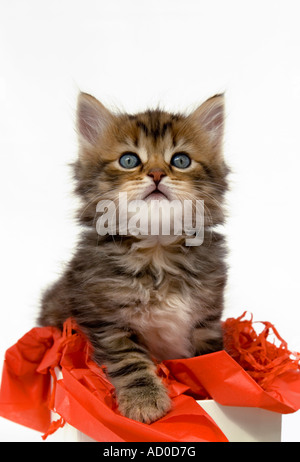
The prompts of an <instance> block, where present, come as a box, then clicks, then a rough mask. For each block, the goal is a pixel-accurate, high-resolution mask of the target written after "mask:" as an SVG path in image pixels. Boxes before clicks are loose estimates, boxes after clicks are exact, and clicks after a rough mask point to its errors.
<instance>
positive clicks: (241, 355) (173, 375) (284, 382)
mask: <svg viewBox="0 0 300 462" xmlns="http://www.w3.org/2000/svg"><path fill="white" fill-rule="evenodd" d="M254 325H255V323H253V321H252V318H250V319H246V314H245V313H244V314H243V315H242V316H240V317H239V318H237V319H234V318H229V319H227V320H226V321H225V322H224V323H223V329H224V345H225V349H224V350H222V351H219V352H216V353H211V354H208V355H203V356H199V357H194V358H188V359H178V360H170V361H163V362H162V363H159V364H157V374H158V375H159V376H160V377H161V379H162V380H163V382H164V383H165V386H166V387H167V388H168V391H169V394H170V397H171V399H172V409H171V411H170V412H169V413H168V414H167V415H166V416H164V417H163V418H161V419H160V420H158V421H156V422H153V423H152V424H150V425H146V424H142V423H140V422H135V421H133V420H131V419H128V418H126V417H124V416H122V415H120V413H119V411H118V408H117V403H116V399H115V393H114V387H113V386H112V384H111V383H110V381H109V379H108V377H107V374H106V369H105V366H103V367H99V366H98V365H97V364H96V363H94V362H93V361H92V359H91V356H92V355H91V353H92V351H91V346H90V344H89V343H88V342H87V340H86V338H85V337H84V335H83V334H82V333H81V332H80V329H79V328H78V326H76V324H75V323H74V321H73V320H72V319H69V320H67V321H66V323H65V325H64V329H63V332H61V331H59V330H58V329H55V328H53V327H36V328H33V329H32V330H31V331H29V332H28V333H27V334H25V335H24V336H23V337H22V338H21V339H20V340H19V341H18V342H17V343H16V344H15V345H14V346H12V347H11V348H10V349H8V350H7V352H6V356H5V362H4V366H3V374H2V384H1V390H0V415H2V416H3V417H5V418H8V419H10V420H12V421H14V422H17V423H20V424H22V425H26V426H28V427H30V428H33V429H35V430H37V431H40V432H41V433H42V434H43V436H42V437H43V438H44V439H45V438H47V437H48V436H49V435H51V434H52V433H54V432H55V431H56V430H57V429H59V428H60V427H64V426H65V425H66V423H67V424H68V425H70V426H72V427H74V428H76V429H77V430H78V431H79V432H81V433H82V434H84V435H87V436H88V437H89V438H90V439H93V440H96V441H105V442H131V441H134V442H137V441H144V442H149V441H150V442H162V441H164V442H201V441H210V442H215V441H220V442H225V441H228V440H229V441H234V438H235V437H234V435H233V436H232V433H231V430H230V429H229V423H228V421H230V419H231V421H233V420H234V419H233V417H232V416H233V415H235V419H236V420H235V422H237V423H235V426H236V427H238V426H239V423H238V422H239V418H241V419H242V420H243V419H244V422H246V421H248V422H250V420H251V419H250V418H249V414H248V417H247V412H248V411H250V413H252V414H251V415H252V417H253V419H254V425H255V419H256V417H255V414H253V412H254V413H255V412H257V414H256V415H257V416H258V417H257V420H256V426H257V427H258V425H259V421H260V425H263V424H261V419H262V418H263V417H262V416H263V415H264V416H265V417H264V418H266V419H267V420H266V422H267V421H268V422H269V423H270V425H271V423H272V425H274V428H275V427H276V429H277V430H276V432H275V430H274V431H273V433H272V431H271V433H272V435H273V436H272V435H271V436H268V437H267V436H266V438H270V439H271V438H278V428H279V427H278V425H279V424H278V422H279V420H280V417H281V414H287V413H292V412H295V411H296V410H298V409H299V408H300V368H299V359H300V355H299V353H292V352H290V351H289V349H288V346H287V343H286V342H285V341H284V340H283V339H282V338H281V337H280V335H279V333H278V332H277V330H276V329H275V327H274V326H273V325H272V324H271V323H269V322H264V323H260V324H259V326H260V327H262V329H260V330H261V331H260V332H258V331H257V329H256V328H255V327H257V326H258V325H256V326H254ZM212 406H215V409H213V407H212ZM249 408H251V409H249ZM51 412H56V413H57V414H58V416H59V417H58V419H57V420H55V421H52V422H51ZM230 413H231V414H230ZM262 413H265V414H262ZM222 414H223V422H224V416H225V426H223V423H222V422H221V420H222V419H221V420H220V416H221V417H222ZM278 418H279V420H278ZM226 419H227V423H226ZM253 419H252V420H253ZM275 421H277V424H275ZM268 425H269V424H268ZM279 432H280V430H279ZM246 433H247V431H246ZM275 433H276V434H275ZM243 437H244V438H247V435H246V436H245V435H244V436H243ZM251 438H252V436H251V435H250V434H249V441H253V440H255V436H253V438H254V439H251Z"/></svg>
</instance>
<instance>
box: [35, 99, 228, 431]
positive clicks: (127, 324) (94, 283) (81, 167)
mask: <svg viewBox="0 0 300 462" xmlns="http://www.w3.org/2000/svg"><path fill="white" fill-rule="evenodd" d="M223 122H224V98H223V96H222V95H216V96H214V97H213V98H210V99H209V100H207V101H206V102H205V103H204V104H202V105H201V106H200V107H199V108H198V109H196V110H195V111H194V112H193V113H192V114H190V115H187V116H186V115H181V114H169V113H167V112H164V111H161V110H153V111H152V110H151V111H150V110H149V111H146V112H144V113H138V114H136V115H128V114H113V113H111V112H110V111H109V110H107V109H106V108H105V107H104V106H103V105H102V104H101V103H100V102H99V101H97V100H96V99H95V98H94V97H92V96H90V95H88V94H85V93H81V94H80V95H79V99H78V110H77V129H78V135H79V147H80V149H79V157H78V160H77V161H76V162H75V163H74V172H75V173H74V175H75V179H76V192H77V194H78V195H79V196H80V197H81V199H82V207H81V209H80V210H79V213H78V219H79V222H80V223H81V225H83V226H84V232H83V233H82V236H81V240H80V242H79V244H78V248H77V250H76V253H75V255H74V257H73V258H72V260H71V261H70V263H69V264H68V266H67V268H66V270H65V272H64V274H63V276H62V277H61V278H60V279H59V280H58V281H57V282H56V283H55V284H54V285H53V287H51V288H50V289H48V290H47V291H46V292H45V293H44V295H43V299H42V307H41V313H40V317H39V323H40V324H41V325H51V326H57V327H60V328H61V327H62V324H63V322H64V321H65V320H66V319H67V318H68V317H73V318H74V320H75V321H76V322H77V324H78V325H79V326H80V328H81V329H82V331H83V332H84V333H85V334H86V336H87V338H88V339H89V341H90V342H91V345H92V347H93V358H94V360H95V361H96V362H97V363H98V364H100V365H102V364H105V365H106V366H107V372H108V375H109V378H110V380H111V382H112V383H113V385H114V386H115V389H116V397H117V402H118V406H119V410H120V412H121V413H122V414H123V415H125V416H127V417H129V418H132V419H135V420H137V421H141V422H145V423H151V422H153V421H155V420H157V419H159V418H160V417H162V416H163V415H164V414H166V413H167V412H168V410H169V409H170V406H171V402H170V398H169V396H168V393H167V390H166V389H165V387H164V386H163V384H162V382H161V380H160V379H159V377H158V376H157V375H156V372H155V371H156V366H155V362H154V361H153V359H154V358H155V360H157V361H162V360H165V359H174V358H187V357H192V356H196V355H201V354H205V353H210V352H214V351H217V350H220V349H222V330H221V322H220V318H221V315H222V309H223V291H224V286H225V282H226V265H225V262H224V258H225V254H226V248H225V243H224V238H223V237H222V236H221V235H219V234H217V233H216V231H215V230H214V227H215V226H216V225H219V224H222V223H223V222H224V212H223V205H222V204H223V198H224V194H225V192H226V190H227V180H226V177H227V173H228V168H227V166H226V164H225V162H224V159H223V156H222V138H223ZM120 192H123V193H124V192H126V193H128V196H130V198H131V199H139V200H141V199H146V200H147V201H148V203H149V202H151V200H152V199H158V200H161V199H162V198H164V200H169V201H170V200H173V199H177V200H179V201H183V200H185V199H191V198H193V199H199V200H204V209H205V228H204V241H203V243H202V245H198V246H186V245H185V240H184V239H185V236H184V235H181V236H176V237H175V238H174V239H173V240H172V239H171V240H168V239H166V240H164V239H162V238H161V236H150V235H149V236H133V235H122V236H121V235H118V234H116V235H109V234H106V235H103V236H100V235H99V234H98V233H97V230H96V227H95V216H96V207H97V203H98V202H99V201H100V200H104V199H107V200H110V201H114V202H116V201H117V198H118V194H119V193H120Z"/></svg>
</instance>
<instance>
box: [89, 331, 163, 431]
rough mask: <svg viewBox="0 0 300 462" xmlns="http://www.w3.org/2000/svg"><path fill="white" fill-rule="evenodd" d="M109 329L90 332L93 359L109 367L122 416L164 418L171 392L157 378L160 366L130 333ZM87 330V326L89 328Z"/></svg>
mask: <svg viewBox="0 0 300 462" xmlns="http://www.w3.org/2000/svg"><path fill="white" fill-rule="evenodd" d="M112 326H113V325H111V326H108V325H107V323H105V328H104V326H103V324H102V328H100V327H99V323H98V327H97V328H93V329H91V328H90V327H89V329H88V330H87V332H88V335H89V338H90V340H91V343H92V346H93V347H94V352H93V357H94V360H95V361H96V362H97V363H98V364H101V365H103V364H105V365H106V367H107V372H108V375H109V378H110V380H111V382H112V384H113V385H114V386H115V389H116V396H117V402H118V407H119V410H120V412H121V414H123V415H125V416H126V417H129V418H131V419H134V420H138V421H140V422H144V423H151V422H153V421H155V420H157V419H159V418H161V417H162V416H164V415H165V414H166V413H167V412H168V411H169V410H170V407H171V400H170V398H169V396H168V392H167V389H166V388H165V387H164V385H163V384H162V382H161V380H160V378H159V377H158V376H157V375H156V367H155V365H154V363H153V362H152V361H151V359H150V358H149V354H148V352H147V350H146V348H144V347H143V346H141V345H139V344H138V343H137V341H136V338H135V336H134V335H133V334H132V333H130V332H129V331H126V330H122V329H117V328H115V327H112ZM85 327H87V326H85Z"/></svg>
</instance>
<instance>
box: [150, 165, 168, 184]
mask: <svg viewBox="0 0 300 462" xmlns="http://www.w3.org/2000/svg"><path fill="white" fill-rule="evenodd" d="M148 176H151V177H152V178H153V181H154V183H155V184H156V186H157V185H158V183H159V182H160V180H161V179H162V177H163V176H166V174H165V172H164V171H163V170H162V169H161V168H153V169H152V170H150V171H149V173H148Z"/></svg>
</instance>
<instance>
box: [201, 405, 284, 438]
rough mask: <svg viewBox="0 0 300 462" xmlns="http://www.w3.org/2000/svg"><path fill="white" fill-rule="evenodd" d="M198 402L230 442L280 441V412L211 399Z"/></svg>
mask: <svg viewBox="0 0 300 462" xmlns="http://www.w3.org/2000/svg"><path fill="white" fill-rule="evenodd" d="M198 403H199V404H200V406H201V407H202V408H203V409H204V410H205V411H206V412H207V414H209V415H210V416H211V418H212V419H213V420H214V421H215V422H216V424H217V425H218V427H219V428H220V429H221V430H222V432H223V433H224V434H225V436H227V438H228V440H229V442H231V443H238V442H248V443H255V442H269V443H274V442H280V441H281V420H282V416H281V414H276V413H275V412H270V411H265V410H264V409H256V408H251V407H248V408H247V407H242V408H241V407H237V406H222V405H221V404H218V403H216V402H215V401H213V400H212V399H209V400H203V401H198Z"/></svg>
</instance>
